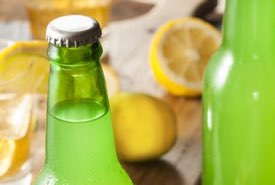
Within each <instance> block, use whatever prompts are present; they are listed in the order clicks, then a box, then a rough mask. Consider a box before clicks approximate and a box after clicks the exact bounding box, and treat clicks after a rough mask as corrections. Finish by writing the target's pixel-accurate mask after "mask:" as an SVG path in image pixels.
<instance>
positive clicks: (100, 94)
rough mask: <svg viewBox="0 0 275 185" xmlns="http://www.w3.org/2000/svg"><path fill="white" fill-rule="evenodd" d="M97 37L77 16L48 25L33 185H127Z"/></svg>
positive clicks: (93, 28) (96, 28)
mask: <svg viewBox="0 0 275 185" xmlns="http://www.w3.org/2000/svg"><path fill="white" fill-rule="evenodd" d="M100 36H101V29H100V27H99V25H98V23H97V22H96V21H95V20H93V19H91V18H89V17H85V16H81V15H70V16H64V17H60V18H57V19H55V20H53V21H52V22H51V23H49V25H48V28H47V40H48V41H49V48H48V55H49V58H50V60H51V70H50V76H49V92H48V108H47V109H48V110H47V132H46V134H47V136H46V160H45V164H44V167H43V169H42V170H41V172H40V174H39V175H38V177H37V178H36V180H35V183H34V184H35V185H132V182H131V180H130V178H129V177H128V175H127V174H126V173H125V171H124V170H123V169H122V167H121V165H120V164H119V162H118V159H117V156H116V152H115V144H114V138H113V132H112V124H111V115H110V108H109V102H108V97H107V93H106V88H105V80H104V76H103V72H102V68H101V64H100V56H101V54H102V48H101V45H100V42H99V40H98V39H99V37H100Z"/></svg>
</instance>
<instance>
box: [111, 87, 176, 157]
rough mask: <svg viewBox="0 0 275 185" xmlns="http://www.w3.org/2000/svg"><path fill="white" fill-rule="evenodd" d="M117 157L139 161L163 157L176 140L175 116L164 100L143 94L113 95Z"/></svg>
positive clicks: (112, 104)
mask: <svg viewBox="0 0 275 185" xmlns="http://www.w3.org/2000/svg"><path fill="white" fill-rule="evenodd" d="M110 103H111V110H112V121H113V129H114V134H115V141H116V147H117V153H118V157H119V158H120V159H121V160H123V161H128V162H138V161H147V160H152V159H156V158H158V157H160V156H161V155H163V154H164V153H166V152H167V151H168V150H169V149H170V148H171V147H172V146H173V145H174V143H175V140H176V135H177V129H176V115H175V113H174V111H173V110H172V109H171V108H170V106H168V105H167V104H166V103H165V102H164V101H162V100H161V99H159V98H156V97H153V96H151V95H147V94H143V93H126V92H124V93H118V94H116V95H115V96H113V97H112V98H111V101H110Z"/></svg>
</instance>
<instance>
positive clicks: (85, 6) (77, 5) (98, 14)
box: [26, 0, 112, 40]
mask: <svg viewBox="0 0 275 185" xmlns="http://www.w3.org/2000/svg"><path fill="white" fill-rule="evenodd" d="M111 1H112V0H27V3H26V7H27V12H28V16H29V21H30V26H31V31H32V35H33V38H34V39H40V40H44V39H45V30H46V26H47V25H48V23H49V22H50V21H51V20H53V19H55V18H57V17H60V16H63V15H68V14H81V15H86V16H90V17H93V18H95V19H96V20H98V22H99V24H100V26H101V28H103V33H104V32H105V30H104V29H105V28H106V27H107V25H108V22H109V21H110V14H111Z"/></svg>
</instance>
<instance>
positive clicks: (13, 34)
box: [0, 0, 201, 185]
mask: <svg viewBox="0 0 275 185" xmlns="http://www.w3.org/2000/svg"><path fill="white" fill-rule="evenodd" d="M157 2H158V3H157V4H156V5H154V7H153V6H152V5H144V4H137V3H134V2H129V1H127V0H120V1H119V0H115V3H116V4H115V5H116V6H114V11H113V15H114V21H113V22H112V24H111V25H110V35H109V51H110V52H109V53H110V64H111V65H112V66H113V67H114V68H115V69H116V70H117V71H118V73H119V76H120V80H121V89H122V90H124V91H137V92H145V93H148V94H151V95H154V96H157V97H160V98H162V99H163V100H164V101H166V102H168V103H169V104H170V105H171V107H172V108H173V109H174V110H175V112H176V113H177V118H178V140H177V143H176V144H175V146H174V147H173V148H172V149H171V150H170V151H169V152H168V153H167V154H166V155H164V156H163V157H162V158H161V159H159V160H156V161H153V162H146V163H138V164H124V163H123V166H124V167H125V169H126V170H127V172H128V173H129V175H130V176H131V178H132V180H133V182H134V183H135V184H136V185H196V184H199V178H200V173H201V140H200V138H201V99H200V98H195V99H194V98H185V97H175V96H172V95H169V94H168V93H166V92H165V91H164V90H163V89H162V88H161V87H160V86H159V85H158V84H157V83H156V82H155V80H154V78H153V75H152V72H151V70H150V67H149V64H148V51H149V47H150V42H151V40H152V36H153V34H154V32H155V30H156V29H157V28H158V27H159V26H160V25H161V24H163V23H165V22H166V21H167V20H169V19H172V18H176V17H183V16H188V15H191V13H192V11H193V10H194V8H195V7H196V6H197V5H198V4H199V3H200V2H201V0H158V1H157ZM152 7H153V8H152ZM123 8H124V9H123ZM149 10H150V11H149ZM147 11H148V12H147ZM127 12H128V13H127ZM145 12H147V13H146V14H143V15H141V16H138V17H134V16H136V15H139V14H142V13H145ZM129 18H131V19H129ZM122 19H123V20H122ZM0 38H4V39H11V40H28V39H30V38H31V37H30V32H29V27H28V20H27V17H26V13H25V10H24V7H23V6H22V2H21V1H18V0H0ZM40 114H42V115H43V114H44V112H42V113H40ZM42 122H44V121H43V120H42ZM43 125H44V123H40V126H39V127H38V128H39V129H38V131H37V132H36V133H35V135H34V138H33V145H32V150H33V151H32V158H33V169H32V170H33V173H34V176H35V175H36V174H37V173H38V171H39V169H40V168H41V166H42V164H43V161H44V137H45V135H44V134H45V128H44V126H43Z"/></svg>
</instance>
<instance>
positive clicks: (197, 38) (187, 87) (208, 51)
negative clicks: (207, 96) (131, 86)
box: [150, 17, 221, 96]
mask: <svg viewBox="0 0 275 185" xmlns="http://www.w3.org/2000/svg"><path fill="white" fill-rule="evenodd" d="M220 41H221V36H220V32H219V31H218V30H217V29H216V28H215V27H213V26H211V25H210V24H209V23H207V22H204V21H202V20H200V19H197V18H192V17H189V18H180V19H175V20H171V21H169V22H167V23H166V24H165V25H163V26H161V27H160V28H159V29H158V31H157V32H156V34H155V36H154V38H153V41H152V45H151V49H150V64H151V68H152V70H153V74H154V76H155V78H156V80H157V82H158V83H159V84H160V85H162V86H163V87H164V88H165V89H166V90H167V91H168V92H170V93H171V94H173V95H185V96H198V95H200V94H201V89H202V79H203V73H204V69H205V66H206V65H207V63H208V61H209V59H210V58H211V56H212V54H213V53H214V52H215V51H216V50H217V48H218V47H219V45H220Z"/></svg>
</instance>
